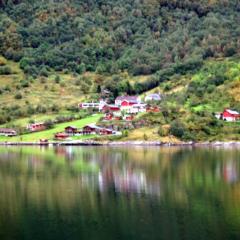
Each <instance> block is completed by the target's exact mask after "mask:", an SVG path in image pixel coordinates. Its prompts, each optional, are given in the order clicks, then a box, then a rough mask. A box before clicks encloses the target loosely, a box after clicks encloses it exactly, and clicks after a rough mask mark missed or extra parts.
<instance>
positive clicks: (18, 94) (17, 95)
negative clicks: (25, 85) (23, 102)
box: [14, 93, 22, 100]
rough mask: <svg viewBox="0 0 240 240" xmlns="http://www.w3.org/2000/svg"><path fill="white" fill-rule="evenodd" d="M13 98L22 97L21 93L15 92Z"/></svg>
mask: <svg viewBox="0 0 240 240" xmlns="http://www.w3.org/2000/svg"><path fill="white" fill-rule="evenodd" d="M14 98H15V99H17V100H19V99H22V94H21V93H17V94H16V95H15V96H14Z"/></svg>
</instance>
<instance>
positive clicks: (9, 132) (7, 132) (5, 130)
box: [0, 128, 17, 137]
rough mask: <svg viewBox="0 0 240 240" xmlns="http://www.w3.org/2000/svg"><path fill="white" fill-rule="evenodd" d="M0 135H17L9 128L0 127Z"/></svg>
mask: <svg viewBox="0 0 240 240" xmlns="http://www.w3.org/2000/svg"><path fill="white" fill-rule="evenodd" d="M0 135H1V136H7V137H13V136H17V132H16V131H15V130H14V129H11V128H0Z"/></svg>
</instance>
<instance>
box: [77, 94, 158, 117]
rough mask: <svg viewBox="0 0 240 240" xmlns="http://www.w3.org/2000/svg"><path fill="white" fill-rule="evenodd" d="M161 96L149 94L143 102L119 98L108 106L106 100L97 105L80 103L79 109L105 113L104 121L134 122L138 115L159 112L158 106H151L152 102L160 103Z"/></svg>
mask: <svg viewBox="0 0 240 240" xmlns="http://www.w3.org/2000/svg"><path fill="white" fill-rule="evenodd" d="M160 100H161V96H160V94H157V93H154V94H149V95H147V96H146V97H145V99H144V102H142V100H141V98H140V97H139V96H119V97H117V98H116V99H115V101H114V104H108V103H107V102H106V101H104V100H100V102H96V103H93V102H91V103H87V102H84V103H80V104H79V108H81V109H88V108H94V109H96V110H98V111H99V112H102V113H105V116H104V120H105V121H108V120H126V121H132V120H133V119H134V116H135V115H136V114H138V113H144V112H159V111H160V109H159V107H158V106H153V105H151V104H150V102H152V101H155V102H156V101H160Z"/></svg>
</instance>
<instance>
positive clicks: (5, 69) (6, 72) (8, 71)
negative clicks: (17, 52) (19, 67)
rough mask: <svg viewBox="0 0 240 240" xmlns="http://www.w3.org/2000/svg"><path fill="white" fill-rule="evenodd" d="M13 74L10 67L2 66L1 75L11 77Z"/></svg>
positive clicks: (0, 67) (0, 68)
mask: <svg viewBox="0 0 240 240" xmlns="http://www.w3.org/2000/svg"><path fill="white" fill-rule="evenodd" d="M10 74H12V70H11V68H10V67H8V66H0V75H10Z"/></svg>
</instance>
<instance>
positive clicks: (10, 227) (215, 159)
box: [0, 147, 240, 240]
mask: <svg viewBox="0 0 240 240" xmlns="http://www.w3.org/2000/svg"><path fill="white" fill-rule="evenodd" d="M0 239H1V240H5V239H6V240H8V239H9V240H10V239H11V240H12V239H14V240H18V239H27V240H28V239H29V240H30V239H31V240H33V239H34V240H40V239H41V240H42V239H49V240H50V239H51V240H52V239H57V240H60V239H71V240H72V239H87V240H91V239H100V240H101V239H104V240H107V239H140V240H141V239H164V240H165V239H166V240H169V239H198V240H201V239H211V240H215V239H224V240H231V239H240V149H237V148H159V147H148V148H147V147H129V148H123V147H115V148H109V147H58V148H45V147H1V148H0Z"/></svg>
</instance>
